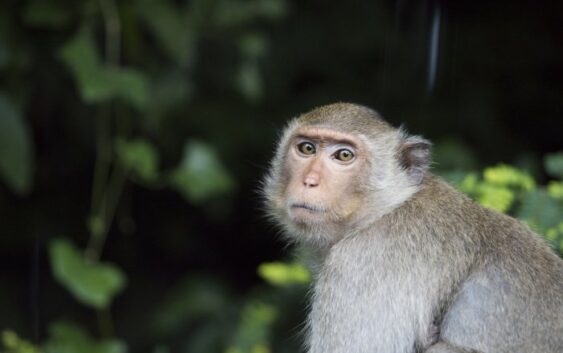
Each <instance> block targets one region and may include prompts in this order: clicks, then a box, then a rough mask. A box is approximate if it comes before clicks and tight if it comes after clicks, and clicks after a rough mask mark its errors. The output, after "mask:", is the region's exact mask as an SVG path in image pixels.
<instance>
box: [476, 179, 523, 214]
mask: <svg viewBox="0 0 563 353" xmlns="http://www.w3.org/2000/svg"><path fill="white" fill-rule="evenodd" d="M514 199H515V194H514V192H513V191H511V190H510V189H509V188H506V187H503V186H497V185H491V184H487V183H482V184H480V185H479V187H478V190H477V202H479V203H480V204H481V205H483V206H485V207H489V208H492V209H494V210H497V211H499V212H506V211H508V210H509V209H510V207H511V206H512V204H513V203H514Z"/></svg>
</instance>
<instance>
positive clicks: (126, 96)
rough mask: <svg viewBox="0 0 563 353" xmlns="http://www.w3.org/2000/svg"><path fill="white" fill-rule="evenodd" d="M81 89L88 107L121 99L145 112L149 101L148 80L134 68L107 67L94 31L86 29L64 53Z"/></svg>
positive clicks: (63, 56) (70, 43)
mask: <svg viewBox="0 0 563 353" xmlns="http://www.w3.org/2000/svg"><path fill="white" fill-rule="evenodd" d="M60 56H61V58H62V60H63V62H64V63H65V64H66V65H67V66H68V68H69V69H70V71H71V72H72V74H73V76H74V80H75V81H76V84H77V85H78V89H79V91H80V95H81V97H82V100H83V101H84V102H85V103H101V102H106V101H109V100H111V99H114V98H120V99H123V100H124V101H126V102H128V103H130V104H131V105H133V106H135V107H137V108H142V107H144V106H145V104H146V103H147V100H148V80H147V78H146V77H145V75H144V74H143V73H141V72H139V71H137V70H134V69H130V68H118V67H105V66H103V65H102V63H101V59H100V55H99V54H98V50H97V48H96V44H95V42H94V39H93V37H92V34H91V31H90V30H89V29H88V28H87V27H85V28H82V29H81V30H80V31H79V32H78V33H77V34H76V35H75V36H74V37H73V38H72V39H71V40H70V41H69V42H67V43H66V44H65V45H64V46H63V47H62V49H61V51H60Z"/></svg>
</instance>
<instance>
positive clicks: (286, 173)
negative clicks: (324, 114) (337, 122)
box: [271, 127, 366, 236]
mask: <svg viewBox="0 0 563 353" xmlns="http://www.w3.org/2000/svg"><path fill="white" fill-rule="evenodd" d="M284 151H285V155H284V157H283V161H282V165H281V168H280V169H281V170H280V178H279V179H278V181H277V182H278V183H279V184H280V185H279V186H278V188H277V193H276V195H275V197H274V198H272V199H271V202H273V203H274V205H271V206H273V207H274V208H275V209H276V211H277V212H276V213H277V216H282V217H283V218H282V219H284V220H285V222H284V223H289V224H290V226H291V228H293V229H292V230H301V231H303V232H305V233H311V231H315V230H316V231H317V233H318V232H323V233H325V236H326V235H327V234H326V233H327V232H329V230H335V229H337V228H339V227H340V226H342V225H344V224H346V223H347V222H349V221H350V220H351V219H353V218H354V215H355V214H356V213H357V211H358V209H359V208H361V207H362V198H361V197H360V194H361V193H360V185H361V183H360V182H359V180H358V176H359V175H362V174H365V173H362V172H361V171H362V169H365V168H366V158H365V145H364V144H363V143H362V141H361V140H360V139H358V138H357V137H355V136H352V135H349V134H345V133H341V132H337V131H334V130H330V129H326V128H318V127H301V128H299V129H297V130H296V131H295V132H294V133H293V134H292V135H291V136H290V137H289V139H288V141H287V146H286V147H285V150H284ZM329 233H332V232H329Z"/></svg>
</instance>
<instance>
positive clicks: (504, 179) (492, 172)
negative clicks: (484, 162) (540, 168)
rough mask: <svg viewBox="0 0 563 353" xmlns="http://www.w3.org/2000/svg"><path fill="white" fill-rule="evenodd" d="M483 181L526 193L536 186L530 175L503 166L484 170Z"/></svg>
mask: <svg viewBox="0 0 563 353" xmlns="http://www.w3.org/2000/svg"><path fill="white" fill-rule="evenodd" d="M483 179H484V180H485V182H486V183H489V184H492V185H496V186H503V187H506V186H514V187H519V188H522V189H523V190H526V191H530V190H532V189H533V188H534V187H535V186H536V185H535V181H534V178H532V176H531V175H529V174H528V173H526V172H524V171H521V170H518V169H516V168H514V167H512V166H509V165H505V164H500V165H497V166H495V167H489V168H486V169H485V171H483Z"/></svg>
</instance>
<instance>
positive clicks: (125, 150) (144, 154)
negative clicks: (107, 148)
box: [116, 139, 159, 182]
mask: <svg viewBox="0 0 563 353" xmlns="http://www.w3.org/2000/svg"><path fill="white" fill-rule="evenodd" d="M116 153H117V157H118V160H119V163H121V165H122V166H123V167H124V168H125V169H126V170H130V171H131V172H132V173H134V174H135V175H136V176H138V177H139V178H140V179H141V180H142V181H144V182H153V181H155V180H156V179H157V177H158V159H159V158H158V152H157V150H156V148H155V147H154V146H153V145H152V144H151V143H150V142H149V141H146V140H142V139H136V140H131V141H126V140H122V139H120V140H117V141H116Z"/></svg>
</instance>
